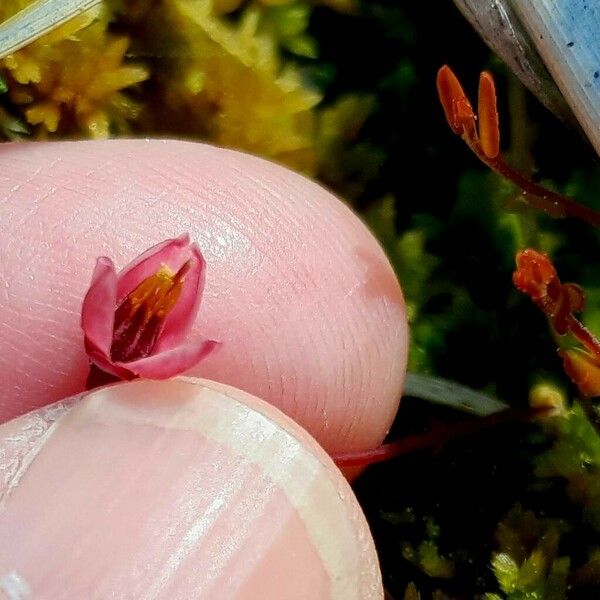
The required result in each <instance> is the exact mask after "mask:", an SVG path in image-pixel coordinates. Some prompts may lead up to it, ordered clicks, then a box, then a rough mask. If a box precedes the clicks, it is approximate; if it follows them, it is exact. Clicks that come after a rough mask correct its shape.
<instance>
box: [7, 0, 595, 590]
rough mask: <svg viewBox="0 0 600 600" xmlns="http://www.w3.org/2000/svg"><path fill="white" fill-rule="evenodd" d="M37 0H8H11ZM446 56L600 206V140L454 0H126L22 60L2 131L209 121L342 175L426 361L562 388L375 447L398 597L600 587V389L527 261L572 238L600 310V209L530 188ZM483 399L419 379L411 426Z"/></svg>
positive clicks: (474, 381) (255, 148)
mask: <svg viewBox="0 0 600 600" xmlns="http://www.w3.org/2000/svg"><path fill="white" fill-rule="evenodd" d="M28 3H29V1H28V0H2V2H1V3H0V20H4V19H5V18H8V17H9V16H10V15H12V14H14V13H15V12H17V11H18V10H19V9H21V8H23V7H24V6H25V5H27V4H28ZM444 63H448V64H450V65H451V66H452V67H453V68H454V69H455V70H456V71H457V73H458V74H459V76H460V77H461V78H462V79H463V80H464V81H465V82H467V88H468V91H469V92H471V94H472V95H474V92H475V85H476V80H477V76H478V73H479V71H481V70H482V69H489V70H491V71H492V72H493V73H494V74H495V76H496V80H497V82H498V87H499V94H500V113H501V115H502V118H503V131H502V133H503V139H504V140H505V142H503V149H504V150H505V151H506V154H507V157H508V159H509V162H511V163H512V164H513V165H515V166H516V167H517V168H519V169H520V170H522V171H523V172H525V173H527V174H529V175H530V176H532V177H533V178H535V179H536V180H540V181H543V182H544V183H546V184H547V185H549V186H550V187H552V188H553V189H557V190H560V191H562V192H564V193H566V194H567V195H570V196H574V197H577V198H578V199H579V200H580V201H582V202H584V203H587V204H588V205H590V206H594V207H596V208H600V194H599V192H600V171H599V170H598V165H597V162H596V160H597V159H596V157H595V155H594V152H593V150H592V149H591V148H590V147H589V146H588V145H587V143H586V142H585V141H584V140H583V139H582V138H580V137H579V135H578V134H577V133H576V132H573V131H570V130H568V129H567V128H566V127H565V126H564V125H563V124H562V123H560V122H558V121H557V120H555V118H554V117H552V116H551V115H550V114H548V113H547V112H546V111H545V109H543V108H542V107H541V106H540V105H539V104H538V103H537V102H536V101H535V100H534V99H533V98H532V97H531V96H530V95H529V94H528V93H527V92H525V91H524V89H523V88H522V87H521V85H520V84H519V83H518V82H517V81H516V79H515V78H514V77H513V76H512V75H511V74H510V73H508V72H507V71H506V70H505V68H504V67H503V65H502V64H501V63H500V62H499V61H498V59H497V58H495V57H494V56H493V55H492V54H491V53H490V51H489V50H488V49H487V47H485V46H484V45H483V43H482V42H481V41H480V39H479V38H478V37H477V36H476V34H475V33H474V32H473V31H472V30H471V29H470V27H469V26H468V24H467V23H466V22H465V21H464V20H463V19H462V17H461V15H460V14H459V13H458V11H457V10H456V9H455V7H454V5H453V4H452V3H451V2H450V0H446V1H445V2H436V3H424V2H422V3H417V2H398V1H397V0H370V1H369V0H364V1H363V2H360V0H322V1H320V2H317V1H311V0H303V1H302V0H301V1H294V0H254V1H244V0H213V1H212V2H211V1H209V0H153V1H146V0H107V1H106V2H105V3H104V4H103V5H101V6H100V7H99V8H98V9H94V10H93V11H90V12H88V13H85V14H84V15H82V16H80V17H78V18H77V19H75V20H74V21H72V22H70V23H68V24H66V25H64V26H63V27H61V28H60V29H59V30H56V31H54V32H52V33H51V34H49V35H47V36H46V37H45V38H42V39H41V40H38V41H37V42H35V43H34V44H32V45H30V46H29V47H27V48H25V49H23V50H21V51H19V52H18V53H16V54H14V55H11V56H9V57H7V58H6V59H4V60H3V61H1V62H0V135H2V136H3V137H4V138H5V139H6V140H21V139H24V140H26V139H65V138H82V137H83V138H103V137H110V136H113V137H115V136H131V135H144V136H169V137H179V138H181V137H185V138H190V139H195V140H206V141H209V142H212V143H216V144H220V145H225V146H229V147H234V148H239V149H242V150H246V151H249V152H252V153H255V154H259V155H261V156H264V157H266V158H269V159H271V160H275V161H278V162H280V163H283V164H285V165H287V166H289V167H291V168H293V169H295V170H298V171H301V172H303V173H305V174H307V175H309V176H312V177H315V178H317V179H318V180H320V181H321V182H322V183H323V184H325V185H326V186H328V187H330V188H331V189H333V190H334V191H335V192H336V193H337V194H338V195H339V196H341V197H342V198H344V199H345V200H346V201H348V202H349V203H350V204H351V205H352V206H353V207H354V208H355V210H356V211H358V212H359V213H360V214H361V216H362V217H363V218H364V219H365V220H366V221H367V223H368V224H369V226H370V227H371V229H372V231H373V232H374V233H375V235H376V236H377V237H378V239H379V240H380V241H381V243H382V244H383V246H384V247H385V249H386V251H387V253H388V256H389V257H390V260H391V261H392V263H393V265H394V267H395V269H396V271H397V273H398V275H399V277H400V280H401V282H402V285H403V289H404V292H405V295H406V300H407V304H408V308H409V317H410V321H411V332H412V339H411V349H410V368H411V370H413V371H418V372H422V373H429V374H435V375H438V376H441V377H445V378H448V379H451V380H454V381H458V382H460V383H462V384H465V385H468V386H470V387H472V388H474V389H477V390H481V391H484V392H485V393H489V394H491V395H495V396H497V397H498V398H501V399H502V400H504V401H505V402H507V403H508V404H510V405H511V406H514V407H526V406H527V405H528V402H529V401H530V400H531V399H533V400H534V401H542V402H543V401H550V402H552V403H553V404H555V405H556V406H558V407H559V410H558V415H556V416H554V417H551V418H547V419H545V420H544V421H543V422H542V424H541V425H540V424H529V425H523V424H521V425H517V424H515V425H510V426H502V427H498V428H497V429H495V430H493V431H492V432H490V431H486V433H485V434H481V435H472V436H468V437H466V438H464V439H461V440H459V441H455V442H453V443H451V444H448V445H447V446H445V447H443V448H441V449H440V450H439V452H437V453H436V454H435V456H432V455H431V454H430V453H426V452H421V453H416V454H413V455H410V456H407V457H404V458H400V459H396V460H394V461H392V462H390V463H388V464H385V465H379V466H376V467H373V468H371V469H369V471H368V472H367V474H366V475H365V476H363V477H362V479H361V480H360V481H359V483H358V486H357V493H358V495H359V498H360V500H361V502H362V504H363V507H364V509H365V511H366V513H367V516H368V518H369V520H370V523H371V527H372V529H373V533H374V535H375V539H376V543H377V545H378V549H379V552H380V558H381V563H382V568H383V573H384V583H385V586H386V588H387V589H388V591H389V594H390V596H391V597H392V598H396V599H398V598H406V599H408V600H414V599H416V598H419V597H420V598H423V599H425V598H436V599H438V600H441V599H443V598H486V599H487V600H496V599H498V598H509V599H528V598H531V599H534V598H535V599H539V598H548V599H551V600H552V599H555V600H559V599H562V598H567V597H568V598H590V599H591V598H598V597H600V539H599V535H598V534H599V532H600V437H599V436H598V433H597V430H596V429H595V427H594V426H593V425H592V424H591V422H590V420H589V418H588V417H589V415H590V410H591V411H592V412H593V411H594V410H596V409H595V407H594V405H593V404H591V405H588V406H587V409H588V410H587V413H586V412H584V411H583V410H582V409H581V408H580V407H579V404H577V403H576V402H575V401H574V400H575V399H576V398H577V393H576V389H575V388H574V387H573V386H572V385H571V384H570V383H569V381H568V379H567V378H566V377H565V375H564V374H563V371H562V366H561V362H560V360H559V358H558V357H557V354H556V344H555V341H554V340H553V338H552V334H551V332H550V329H549V328H548V325H547V323H546V320H545V318H544V317H543V316H542V315H541V314H539V313H538V311H537V310H536V309H535V307H534V306H533V304H532V303H531V302H530V301H529V300H528V299H527V298H525V297H523V296H521V295H520V294H519V293H517V292H516V291H515V290H514V288H513V286H512V283H511V274H512V271H513V270H514V255H515V252H516V251H517V250H518V249H519V248H523V247H526V246H531V247H535V248H538V249H541V250H543V251H545V252H547V253H549V254H551V255H552V257H553V259H554V261H555V264H556V265H557V268H558V270H559V273H560V274H561V278H562V279H563V280H566V281H576V282H578V283H580V284H581V285H582V286H583V287H584V289H585V292H586V297H587V300H588V306H587V309H586V312H585V322H586V323H587V325H588V326H589V327H590V328H591V329H592V330H593V331H595V332H596V333H600V262H599V261H598V260H597V256H598V254H597V249H598V241H599V240H598V232H597V231H595V230H594V229H592V228H591V227H589V226H587V225H586V224H581V223H577V222H568V221H553V220H551V219H550V218H549V217H546V216H543V215H540V214H538V213H534V212H532V211H531V210H528V209H526V208H524V207H523V206H522V205H521V204H520V203H519V202H517V201H516V198H517V193H516V190H515V189H513V188H512V187H511V186H510V185H509V184H507V183H505V182H503V181H502V180H500V179H499V178H498V177H497V176H496V175H494V174H493V173H491V172H489V171H488V170H487V169H486V168H485V167H484V166H482V165H480V164H479V163H478V162H477V160H476V159H475V157H474V156H472V155H471V154H470V152H469V151H468V149H467V148H466V147H464V146H463V145H462V144H461V143H460V141H459V140H458V139H457V138H456V137H455V136H454V135H452V133H451V132H450V130H449V129H448V127H447V125H446V122H445V120H444V118H443V114H442V111H441V109H440V107H439V104H438V101H437V96H436V91H435V75H436V72H437V70H438V68H439V67H440V66H441V65H442V64H444ZM595 257H596V258H595ZM540 399H541V400H540ZM464 418H465V416H464V415H462V416H461V415H460V413H456V411H452V410H450V409H447V408H446V409H443V408H440V407H435V406H432V405H427V404H424V403H423V402H421V401H419V400H417V399H411V398H408V399H405V400H404V402H403V405H402V407H401V409H400V413H399V417H398V419H397V423H396V424H395V426H394V429H393V431H392V432H391V434H390V437H393V438H395V437H399V436H402V435H404V434H406V433H414V432H419V431H423V430H425V429H428V428H429V427H430V425H431V420H432V419H438V420H443V421H445V422H452V421H454V420H457V419H464Z"/></svg>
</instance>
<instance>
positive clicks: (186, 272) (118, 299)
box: [81, 234, 218, 387]
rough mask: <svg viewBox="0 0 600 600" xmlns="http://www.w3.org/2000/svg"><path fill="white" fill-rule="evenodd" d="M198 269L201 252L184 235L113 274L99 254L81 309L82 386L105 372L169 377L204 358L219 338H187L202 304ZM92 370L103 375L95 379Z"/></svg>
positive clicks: (97, 381)
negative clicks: (85, 373) (85, 364)
mask: <svg viewBox="0 0 600 600" xmlns="http://www.w3.org/2000/svg"><path fill="white" fill-rule="evenodd" d="M204 271H205V262H204V258H203V257H202V254H201V253H200V250H199V249H198V247H197V246H196V244H190V241H189V237H188V235H187V234H185V235H182V236H180V237H178V238H176V239H172V240H166V241H164V242H162V243H161V244H158V245H157V246H154V247H153V248H150V249H149V250H146V252H144V253H143V254H141V255H140V256H139V257H138V258H136V259H135V260H134V261H133V262H131V263H130V264H129V265H128V266H126V267H125V268H124V269H123V270H122V271H121V272H120V273H119V274H118V275H117V273H116V270H115V266H114V264H113V262H112V260H111V259H110V258H107V257H105V256H101V257H100V258H98V260H97V262H96V268H95V269H94V273H93V275H92V282H91V284H90V288H89V290H88V292H87V294H86V296H85V298H84V300H83V307H82V310H81V327H82V328H83V332H84V335H85V349H86V352H87V354H88V357H89V359H90V362H91V363H92V366H91V371H90V379H88V387H94V386H95V385H99V384H100V383H101V382H102V383H103V382H106V381H110V380H111V377H110V376H112V379H113V380H114V379H134V378H136V377H144V378H149V379H167V378H169V377H173V376H174V375H177V374H179V373H182V372H184V371H186V370H187V369H189V368H190V367H193V366H194V365H195V364H197V363H198V362H199V361H200V360H202V359H203V358H204V357H205V356H207V355H208V354H209V353H210V352H211V351H212V350H213V349H214V348H215V347H216V346H217V345H218V342H215V341H213V340H206V339H203V338H191V339H189V340H186V338H187V336H188V333H189V332H190V329H191V328H192V325H193V323H194V320H195V319H196V314H197V312H198V308H199V306H200V299H201V296H202V290H203V288H204ZM98 369H100V370H101V371H103V372H104V373H105V374H108V376H105V377H104V378H103V379H102V378H101V377H98V375H99V373H98V372H97V370H98ZM91 380H94V383H93V384H91Z"/></svg>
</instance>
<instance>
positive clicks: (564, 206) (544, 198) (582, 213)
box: [463, 136, 600, 227]
mask: <svg viewBox="0 0 600 600" xmlns="http://www.w3.org/2000/svg"><path fill="white" fill-rule="evenodd" d="M463 139H464V141H465V142H466V143H467V145H468V146H469V148H471V150H472V151H473V153H474V154H475V155H476V156H477V158H479V160H480V161H481V162H483V163H484V164H486V165H487V166H488V167H489V168H490V169H492V170H493V171H495V172H496V173H498V174H499V175H501V176H502V177H504V178H505V179H508V180H509V181H512V182H513V183H514V184H515V185H516V186H517V187H519V188H520V189H521V190H522V191H523V195H524V196H525V198H527V197H528V196H530V197H531V198H530V199H529V203H530V204H531V205H532V206H534V207H535V208H538V209H540V210H542V211H544V212H545V213H547V214H549V215H551V216H554V217H570V218H575V219H581V220H583V221H585V222H586V223H589V224H590V225H593V226H594V227H600V212H598V211H595V210H594V209H592V208H588V207H587V206H585V205H583V204H580V203H579V202H576V201H575V200H572V199H571V198H567V197H565V196H562V195H561V194H557V193H556V192H553V191H551V190H549V189H547V188H545V187H543V186H541V185H539V184H538V183H534V182H533V181H530V180H529V179H527V178H526V177H525V176H524V175H522V174H521V173H519V172H518V171H516V170H515V169H513V168H512V167H511V166H510V165H508V164H506V162H505V161H504V159H503V158H502V156H501V155H499V156H497V157H496V158H489V157H488V156H486V154H485V153H484V151H483V148H482V147H481V144H480V142H479V139H478V138H472V137H467V136H463Z"/></svg>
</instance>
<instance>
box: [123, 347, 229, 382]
mask: <svg viewBox="0 0 600 600" xmlns="http://www.w3.org/2000/svg"><path fill="white" fill-rule="evenodd" d="M220 345H221V344H220V342H216V341H215V340H206V339H204V338H195V339H192V340H189V341H187V342H185V343H183V344H181V345H180V346H177V347H176V348H172V349H171V350H166V351H165V352H161V353H159V354H153V355H151V356H148V357H146V358H140V359H139V360H134V361H132V362H127V363H116V365H117V366H118V367H121V368H124V369H126V370H128V371H131V372H132V373H133V374H134V375H137V376H138V377H144V378H148V379H168V378H169V377H174V376H175V375H180V374H181V373H183V372H185V371H187V370H188V369H190V368H191V367H193V366H194V365H196V364H197V363H199V362H200V361H201V360H202V359H203V358H205V357H206V356H208V355H209V354H210V353H211V352H212V351H213V350H214V349H215V348H217V347H218V346H220Z"/></svg>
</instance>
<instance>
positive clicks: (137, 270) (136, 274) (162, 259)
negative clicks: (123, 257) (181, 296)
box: [117, 233, 190, 304]
mask: <svg viewBox="0 0 600 600" xmlns="http://www.w3.org/2000/svg"><path fill="white" fill-rule="evenodd" d="M189 243H190V238H189V236H188V234H187V233H184V234H183V235H180V236H179V237H178V238H174V239H171V240H166V241H164V242H161V243H160V244H157V245H156V246H153V247H152V248H150V249H149V250H146V252H143V253H142V254H140V256H138V257H137V258H136V259H135V260H134V261H132V262H130V263H129V264H128V265H127V266H126V267H125V268H123V269H122V270H121V271H120V272H119V277H118V283H117V304H119V303H121V302H122V300H123V298H125V296H126V295H127V294H128V293H129V292H131V291H133V290H134V289H135V288H136V287H137V286H138V285H139V284H140V283H142V281H144V279H147V278H148V277H151V276H152V275H155V274H156V272H157V271H158V270H159V269H160V267H161V266H162V265H163V264H165V265H167V266H168V267H169V268H170V269H171V270H172V271H174V272H177V271H179V269H180V268H181V266H182V265H183V264H184V263H185V262H186V261H187V260H188V259H189V258H190V246H189Z"/></svg>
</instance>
